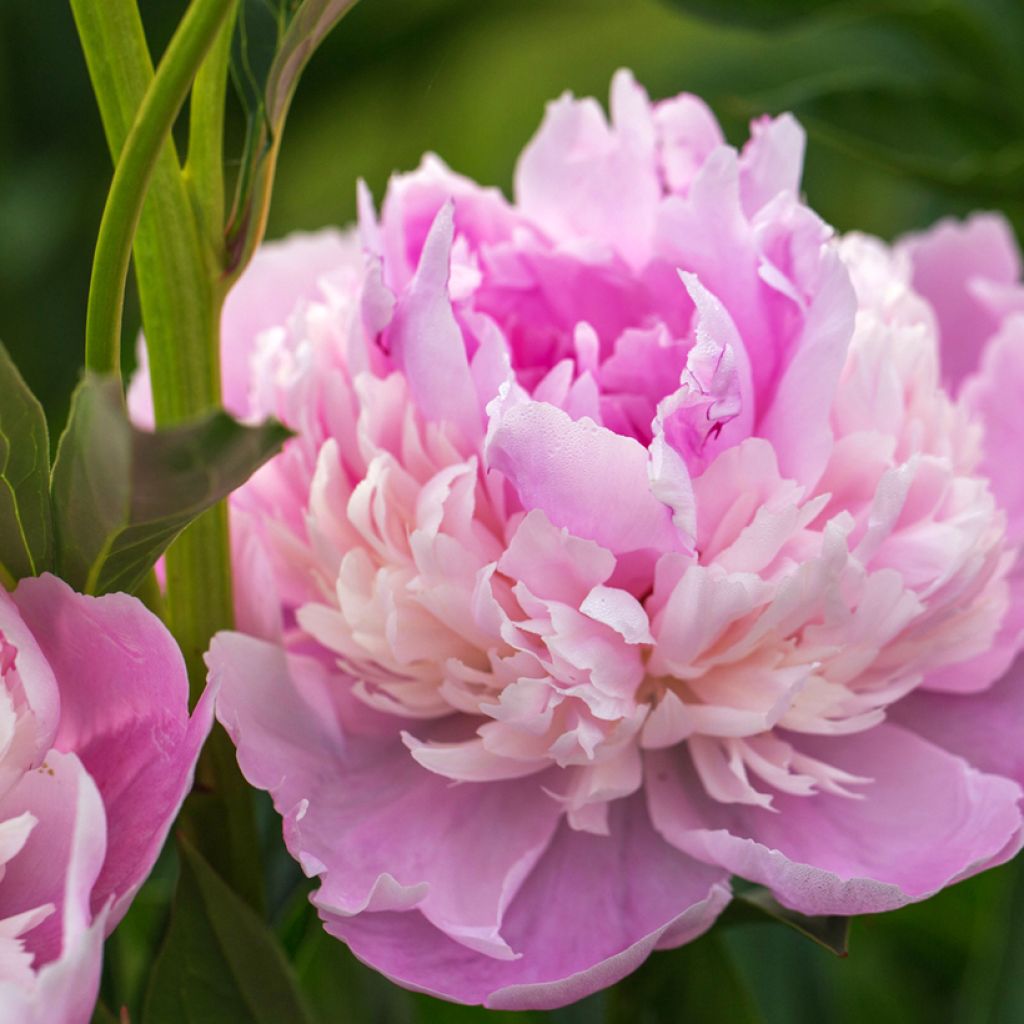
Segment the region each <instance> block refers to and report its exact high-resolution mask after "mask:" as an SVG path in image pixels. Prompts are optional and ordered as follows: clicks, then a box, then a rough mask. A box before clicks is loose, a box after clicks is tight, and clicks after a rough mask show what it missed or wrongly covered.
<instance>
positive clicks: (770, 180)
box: [740, 114, 806, 217]
mask: <svg viewBox="0 0 1024 1024" xmlns="http://www.w3.org/2000/svg"><path fill="white" fill-rule="evenodd" d="M805 143H806V136H805V135H804V130H803V128H801V127H800V124H799V122H798V121H797V120H796V118H794V117H793V115H792V114H783V115H782V116H781V117H776V118H771V117H762V118H759V119H758V120H757V121H754V122H753V123H752V124H751V126H750V141H749V142H748V143H747V144H746V146H745V147H744V148H743V155H742V156H741V158H740V193H741V195H742V196H743V209H744V210H745V211H746V214H747V216H748V217H753V216H754V214H755V213H757V211H758V210H760V209H761V207H762V206H764V205H765V203H767V202H769V201H770V200H771V199H774V198H775V196H777V195H778V194H779V193H780V192H791V193H793V194H794V195H796V194H797V193H798V192H799V190H800V176H801V174H802V173H803V167H804V146H805Z"/></svg>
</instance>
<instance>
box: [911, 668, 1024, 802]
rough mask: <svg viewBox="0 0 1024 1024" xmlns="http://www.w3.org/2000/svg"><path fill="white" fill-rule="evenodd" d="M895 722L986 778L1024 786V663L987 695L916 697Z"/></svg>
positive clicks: (1012, 669) (994, 685)
mask: <svg viewBox="0 0 1024 1024" xmlns="http://www.w3.org/2000/svg"><path fill="white" fill-rule="evenodd" d="M891 715H892V718H893V719H894V720H895V721H897V722H899V723H900V725H902V726H903V727H904V728H906V729H909V730H912V731H913V732H916V733H919V734H920V735H921V736H924V737H925V738H926V739H928V740H931V741H932V743H936V744H938V745H939V746H940V747H942V748H943V749H945V750H948V751H949V752H950V753H952V754H957V755H959V756H960V757H964V758H966V759H967V760H968V761H970V763H971V764H973V765H975V766H976V767H977V768H980V769H981V770H982V771H985V772H992V773H993V774H996V775H1005V776H1006V777H1007V778H1009V779H1014V780H1015V781H1016V782H1018V783H1019V784H1020V785H1021V786H1024V743H1022V742H1021V729H1022V727H1024V663H1022V662H1021V661H1020V660H1018V661H1017V662H1015V663H1014V665H1013V667H1012V668H1011V669H1010V670H1009V671H1008V672H1007V673H1006V674H1005V675H1004V676H1003V677H1002V678H1001V679H1000V680H999V681H998V682H996V683H993V685H992V686H990V687H989V688H988V689H987V690H985V691H984V692H983V693H967V694H958V693H924V692H918V693H911V694H909V695H908V696H906V697H904V698H903V700H901V701H900V702H899V703H898V704H896V705H895V706H894V707H893V709H892V712H891Z"/></svg>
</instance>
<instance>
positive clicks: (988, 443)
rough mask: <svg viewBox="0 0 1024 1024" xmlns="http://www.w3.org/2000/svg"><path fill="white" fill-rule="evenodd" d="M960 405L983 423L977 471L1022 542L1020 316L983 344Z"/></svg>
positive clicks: (1023, 355) (1023, 360) (1023, 348)
mask: <svg viewBox="0 0 1024 1024" xmlns="http://www.w3.org/2000/svg"><path fill="white" fill-rule="evenodd" d="M961 395H962V398H963V401H964V403H965V404H966V405H967V407H968V408H969V409H971V410H972V411H973V412H974V414H975V415H976V416H978V418H979V419H980V420H981V422H982V423H983V424H984V428H985V435H984V439H983V449H982V451H983V454H982V460H981V466H980V467H979V468H980V470H981V472H982V473H984V474H985V475H986V476H987V477H988V478H989V481H990V482H991V485H992V491H993V493H994V494H995V496H996V499H997V500H998V502H999V504H1000V505H1002V506H1003V508H1004V509H1005V510H1006V514H1007V532H1008V533H1009V535H1010V538H1011V540H1013V541H1014V542H1016V543H1020V542H1021V541H1022V540H1024V473H1022V472H1021V453H1022V452H1024V419H1022V417H1021V415H1020V400H1021V396H1022V395H1024V314H1020V313H1018V314H1015V315H1013V316H1011V317H1010V318H1009V319H1007V321H1006V322H1005V323H1004V324H1003V325H1002V327H1001V328H1000V330H999V333H998V334H997V335H996V336H995V337H994V338H993V339H992V340H991V341H990V342H989V343H988V346H987V347H986V349H985V352H984V354H983V355H982V360H981V367H980V369H979V370H978V372H977V373H975V374H973V375H972V376H971V377H969V378H968V379H967V380H966V381H965V382H964V386H963V390H962V392H961Z"/></svg>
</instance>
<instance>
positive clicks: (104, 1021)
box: [92, 1002, 121, 1024]
mask: <svg viewBox="0 0 1024 1024" xmlns="http://www.w3.org/2000/svg"><path fill="white" fill-rule="evenodd" d="M92 1024H121V1021H119V1020H118V1019H117V1016H116V1015H115V1014H114V1012H113V1010H111V1009H109V1008H108V1007H107V1006H106V1004H105V1003H102V1002H101V1003H97V1004H96V1009H95V1010H93V1012H92Z"/></svg>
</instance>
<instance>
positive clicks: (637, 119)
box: [515, 71, 660, 267]
mask: <svg viewBox="0 0 1024 1024" xmlns="http://www.w3.org/2000/svg"><path fill="white" fill-rule="evenodd" d="M611 106H612V125H609V124H608V122H607V121H606V120H605V116H604V112H603V111H602V110H601V107H600V106H599V105H598V104H597V103H595V102H594V101H593V100H591V99H585V100H575V99H573V97H572V96H571V95H570V94H568V93H566V94H565V95H564V96H562V97H561V99H559V100H556V101H555V102H554V103H550V104H548V108H547V113H546V114H545V117H544V123H543V124H542V125H541V127H540V129H539V131H538V132H537V134H536V135H535V136H534V138H533V140H532V141H531V142H530V143H529V144H528V145H527V147H526V148H525V149H524V150H523V153H522V155H521V156H520V158H519V163H518V165H517V166H516V175H515V194H516V200H517V202H518V205H519V206H520V208H521V209H522V210H523V212H524V213H526V215H527V216H529V217H530V218H531V219H533V220H534V221H535V222H536V223H537V225H538V226H539V227H541V228H542V229H543V230H544V231H545V232H547V233H548V234H549V235H550V236H551V237H552V238H554V239H556V240H557V241H568V240H570V239H575V238H583V239H591V240H594V241H597V242H600V243H604V244H606V245H607V246H608V247H609V248H611V249H612V250H613V251H615V252H617V253H619V254H620V255H621V256H622V258H623V259H625V260H626V261H627V262H628V263H629V264H630V265H632V266H634V267H642V266H643V264H644V263H645V262H646V261H647V260H648V258H649V253H650V245H651V240H652V238H653V233H654V223H655V213H656V209H657V202H658V197H659V194H660V187H659V182H658V177H657V174H656V171H655V168H654V165H653V160H652V157H653V153H654V141H655V135H654V123H653V119H652V114H651V109H650V104H649V102H648V100H647V94H646V93H645V92H644V91H643V90H642V89H641V88H640V87H639V86H638V85H637V84H636V82H635V81H634V79H633V77H632V75H631V74H629V72H627V71H619V72H618V73H617V74H616V75H615V78H614V79H613V81H612V103H611ZM624 207H625V208H627V209H629V211H630V215H629V217H622V216H621V211H622V209H623V208H624Z"/></svg>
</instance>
